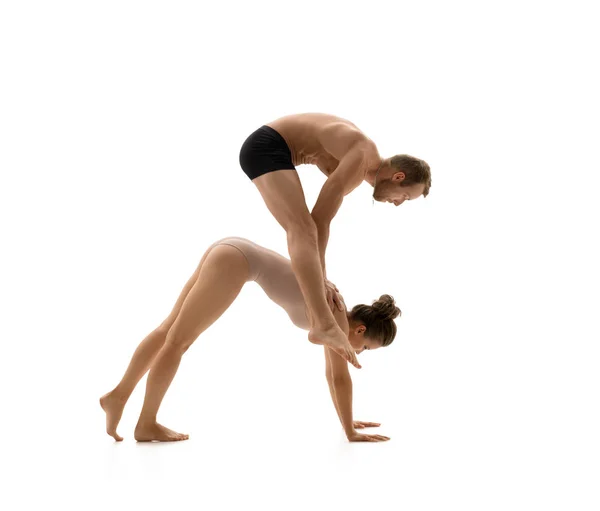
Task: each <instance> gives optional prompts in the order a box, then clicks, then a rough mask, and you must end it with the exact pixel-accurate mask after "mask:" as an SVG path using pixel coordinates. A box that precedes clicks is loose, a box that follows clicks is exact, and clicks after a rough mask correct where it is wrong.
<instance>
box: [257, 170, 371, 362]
mask: <svg viewBox="0 0 600 511" xmlns="http://www.w3.org/2000/svg"><path fill="white" fill-rule="evenodd" d="M252 182H253V183H254V184H255V185H256V187H257V188H258V191H259V192H260V194H261V195H262V197H263V199H264V201H265V204H266V205H267V208H269V211H270V212H271V213H272V214H273V216H274V217H275V219H276V220H277V221H278V222H279V224H280V225H281V226H282V227H283V228H284V229H285V231H286V233H287V242H288V251H289V255H290V260H291V263H292V269H293V270H294V273H295V275H296V278H297V280H298V284H299V286H300V290H301V291H302V294H303V295H304V300H305V301H306V304H307V306H308V308H309V310H310V312H311V314H310V316H311V320H312V322H313V324H312V325H311V330H310V332H309V337H308V338H309V340H310V341H311V342H314V343H316V344H325V345H327V346H330V347H331V348H332V349H333V350H335V351H336V352H338V353H339V354H340V355H341V356H343V357H344V358H345V359H346V360H348V362H350V363H351V364H353V365H355V366H356V367H360V364H359V363H358V360H357V359H356V354H355V352H354V350H353V349H352V347H351V346H350V343H349V342H348V338H347V337H346V335H345V334H344V332H343V331H342V330H341V328H340V327H339V325H338V324H337V323H336V321H335V318H334V316H333V313H332V312H331V309H330V308H329V306H328V305H327V298H326V295H325V283H324V277H323V268H322V267H321V260H320V257H319V245H318V239H317V227H316V225H315V222H314V220H313V218H312V216H311V214H310V211H309V210H308V207H307V206H306V198H305V196H304V190H303V189H302V184H301V182H300V178H299V177H298V173H297V172H296V170H291V169H288V170H277V171H275V172H268V173H267V174H263V175H262V176H259V177H257V178H255V179H254V180H253V181H252Z"/></svg>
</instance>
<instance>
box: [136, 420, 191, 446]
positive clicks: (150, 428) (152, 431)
mask: <svg viewBox="0 0 600 511" xmlns="http://www.w3.org/2000/svg"><path fill="white" fill-rule="evenodd" d="M133 436H134V437H135V439H136V440H137V441H138V442H178V441H180V440H187V439H188V438H189V437H190V435H186V434H184V433H176V432H175V431H173V430H171V429H169V428H165V427H164V426H161V425H160V424H159V423H158V422H151V423H147V424H143V423H139V422H138V425H137V426H136V427H135V433H134V435H133Z"/></svg>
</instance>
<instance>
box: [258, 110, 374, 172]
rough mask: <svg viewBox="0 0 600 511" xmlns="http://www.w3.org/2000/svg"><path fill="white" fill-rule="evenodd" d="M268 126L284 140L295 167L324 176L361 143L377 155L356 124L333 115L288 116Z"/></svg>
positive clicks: (370, 142)
mask: <svg viewBox="0 0 600 511" xmlns="http://www.w3.org/2000/svg"><path fill="white" fill-rule="evenodd" d="M267 126H270V127H271V128H273V129H274V130H276V131H277V132H278V133H279V134H280V135H281V136H282V137H283V138H284V139H285V141H286V143H287V145H288V146H289V148H290V151H291V153H292V161H293V163H294V165H302V164H312V165H316V166H317V167H319V169H320V170H321V171H322V172H323V173H324V174H325V175H327V176H329V175H330V174H331V172H333V171H334V170H335V169H336V167H337V165H338V163H339V160H340V159H341V158H342V157H343V156H344V154H345V153H346V152H347V150H348V148H349V147H350V146H351V145H352V144H354V143H356V142H360V141H364V142H366V143H369V145H370V146H371V148H372V150H373V151H375V152H376V151H377V150H376V149H375V144H373V142H372V141H371V140H370V139H369V138H368V137H367V136H366V135H365V134H364V133H363V132H362V131H360V130H359V129H358V128H357V127H356V125H355V124H353V123H352V122H350V121H348V120H347V119H343V118H341V117H337V116H335V115H330V114H322V113H305V114H295V115H288V116H285V117H281V118H279V119H276V120H275V121H272V122H269V123H267ZM377 156H378V155H377Z"/></svg>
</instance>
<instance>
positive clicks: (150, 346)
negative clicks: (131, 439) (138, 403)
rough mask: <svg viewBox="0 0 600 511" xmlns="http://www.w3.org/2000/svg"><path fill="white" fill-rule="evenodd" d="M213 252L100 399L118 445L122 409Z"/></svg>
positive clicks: (108, 425)
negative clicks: (113, 384)
mask: <svg viewBox="0 0 600 511" xmlns="http://www.w3.org/2000/svg"><path fill="white" fill-rule="evenodd" d="M210 250H211V249H208V250H207V251H206V252H205V253H204V255H203V256H202V259H201V260H200V263H199V264H198V267H197V268H196V271H194V273H193V275H192V276H191V277H190V278H189V280H188V281H187V283H186V284H185V286H184V287H183V289H182V290H181V293H179V297H178V298H177V301H176V302H175V306H174V307H173V309H172V310H171V313H170V314H169V315H168V316H167V318H166V319H165V320H164V321H163V322H162V323H161V324H160V325H159V326H158V327H157V328H156V329H155V330H153V331H152V332H151V333H149V334H148V335H147V336H146V338H145V339H144V340H143V341H142V342H141V343H140V344H139V346H138V347H137V349H136V350H135V353H134V354H133V357H132V358H131V362H130V363H129V366H128V367H127V370H126V371H125V374H124V375H123V378H122V379H121V381H120V382H119V384H118V385H117V386H116V387H115V388H114V389H113V390H111V391H110V392H108V393H107V394H105V395H104V396H102V397H101V398H100V406H102V409H103V410H104V411H105V412H106V432H107V433H108V434H109V435H110V436H112V437H113V438H114V439H115V440H116V441H117V442H120V441H121V440H123V438H122V437H121V436H120V435H119V434H118V433H117V426H118V425H119V421H120V420H121V415H123V408H124V407H125V404H126V403H127V400H128V399H129V396H131V393H132V392H133V389H135V387H136V385H137V384H138V382H139V381H140V380H141V379H142V377H143V376H144V375H145V374H146V372H147V371H148V369H150V365H151V364H152V361H153V360H154V358H155V357H156V355H157V354H158V352H159V351H160V349H161V348H162V347H163V344H164V343H165V339H166V338H167V332H168V331H169V329H170V328H171V326H172V325H173V323H174V322H175V319H176V318H177V316H178V314H179V311H180V310H181V306H182V305H183V302H184V301H185V299H186V298H187V295H188V294H189V292H190V290H191V289H192V287H193V285H194V284H195V283H196V281H197V280H198V275H199V273H200V269H201V268H202V266H203V264H204V261H205V259H206V257H207V256H208V254H209V252H210Z"/></svg>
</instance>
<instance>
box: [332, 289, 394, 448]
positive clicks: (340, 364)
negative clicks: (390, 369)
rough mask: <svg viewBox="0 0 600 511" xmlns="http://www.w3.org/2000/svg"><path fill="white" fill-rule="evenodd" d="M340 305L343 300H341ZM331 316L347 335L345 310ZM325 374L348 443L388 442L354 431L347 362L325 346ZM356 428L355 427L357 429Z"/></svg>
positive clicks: (334, 311) (374, 424)
mask: <svg viewBox="0 0 600 511" xmlns="http://www.w3.org/2000/svg"><path fill="white" fill-rule="evenodd" d="M342 303H344V302H343V299H342ZM333 316H334V317H335V320H336V321H337V323H338V325H339V326H340V328H341V329H342V330H343V332H344V333H345V334H346V335H348V331H349V329H350V327H349V325H348V318H347V317H346V308H345V306H344V310H343V311H340V310H339V309H337V308H335V309H334V310H333ZM325 365H326V370H325V374H326V376H327V384H328V385H329V393H330V394H331V399H332V401H333V405H334V406H335V411H336V412H337V414H338V417H339V419H340V422H341V423H342V427H343V428H344V432H345V433H346V436H347V437H348V440H349V441H350V442H380V441H385V440H389V438H388V437H386V436H382V435H365V434H362V433H358V432H357V431H356V430H355V429H354V420H353V419H352V378H351V377H350V372H349V371H348V362H346V360H344V359H343V358H342V357H341V356H340V355H338V354H337V353H336V352H335V351H333V350H332V349H330V348H328V347H327V346H325ZM358 424H359V426H362V427H364V426H365V425H366V426H379V424H376V423H358ZM359 426H357V427H359Z"/></svg>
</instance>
